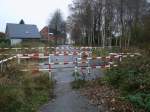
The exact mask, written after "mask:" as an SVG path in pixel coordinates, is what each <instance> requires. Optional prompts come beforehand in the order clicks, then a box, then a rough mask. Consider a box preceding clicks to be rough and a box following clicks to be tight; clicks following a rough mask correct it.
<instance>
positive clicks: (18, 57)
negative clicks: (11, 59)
mask: <svg viewBox="0 0 150 112" xmlns="http://www.w3.org/2000/svg"><path fill="white" fill-rule="evenodd" d="M17 59H18V61H17V62H18V64H20V61H21V60H20V55H19V54H17Z"/></svg>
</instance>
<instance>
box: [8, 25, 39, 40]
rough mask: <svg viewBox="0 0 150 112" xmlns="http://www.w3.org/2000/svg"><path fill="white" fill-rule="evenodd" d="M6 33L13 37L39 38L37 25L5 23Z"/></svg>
mask: <svg viewBox="0 0 150 112" xmlns="http://www.w3.org/2000/svg"><path fill="white" fill-rule="evenodd" d="M6 35H7V37H8V38H14V39H27V38H33V39H34V38H41V36H40V33H39V31H38V28H37V26H36V25H29V24H12V23H7V26H6Z"/></svg>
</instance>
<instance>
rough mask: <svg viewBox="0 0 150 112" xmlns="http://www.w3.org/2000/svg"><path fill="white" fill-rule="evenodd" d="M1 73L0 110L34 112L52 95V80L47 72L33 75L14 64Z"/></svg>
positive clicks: (3, 111)
mask: <svg viewBox="0 0 150 112" xmlns="http://www.w3.org/2000/svg"><path fill="white" fill-rule="evenodd" d="M10 71H11V72H10ZM1 74H3V75H2V76H1V80H0V81H1V82H0V84H1V85H0V112H36V111H37V109H38V107H39V106H40V105H41V104H43V103H45V102H47V101H48V100H49V98H50V97H52V94H53V93H52V89H53V82H52V81H50V80H49V77H48V74H42V73H41V75H39V76H36V77H35V76H34V77H33V76H32V74H24V73H23V72H19V71H18V69H17V68H15V67H14V66H13V67H11V66H10V67H9V69H8V70H7V72H4V73H1ZM4 79H5V81H4ZM2 80H3V81H2Z"/></svg>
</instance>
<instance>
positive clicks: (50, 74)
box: [48, 55, 52, 80]
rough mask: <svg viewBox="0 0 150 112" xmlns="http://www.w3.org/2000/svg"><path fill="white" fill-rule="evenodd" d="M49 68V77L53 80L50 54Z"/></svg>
mask: <svg viewBox="0 0 150 112" xmlns="http://www.w3.org/2000/svg"><path fill="white" fill-rule="evenodd" d="M48 69H49V79H50V80H52V73H51V56H50V55H49V58H48Z"/></svg>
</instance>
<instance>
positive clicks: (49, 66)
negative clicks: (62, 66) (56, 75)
mask: <svg viewBox="0 0 150 112" xmlns="http://www.w3.org/2000/svg"><path fill="white" fill-rule="evenodd" d="M48 68H49V72H51V64H49V65H48Z"/></svg>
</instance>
